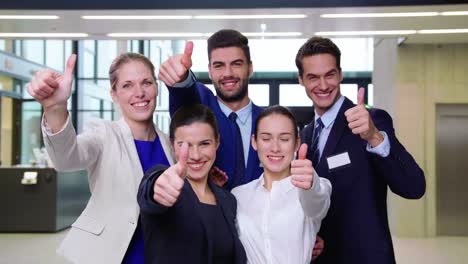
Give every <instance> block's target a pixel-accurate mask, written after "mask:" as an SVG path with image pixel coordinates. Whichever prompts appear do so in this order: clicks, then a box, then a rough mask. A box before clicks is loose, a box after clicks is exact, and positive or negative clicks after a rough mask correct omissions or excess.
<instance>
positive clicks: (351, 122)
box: [345, 87, 383, 147]
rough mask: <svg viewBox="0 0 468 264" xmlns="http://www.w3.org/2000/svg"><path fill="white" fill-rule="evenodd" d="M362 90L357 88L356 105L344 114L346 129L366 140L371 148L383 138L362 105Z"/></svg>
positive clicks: (363, 92) (363, 91)
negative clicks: (346, 123) (346, 122)
mask: <svg viewBox="0 0 468 264" xmlns="http://www.w3.org/2000/svg"><path fill="white" fill-rule="evenodd" d="M364 94H365V90H364V88H362V87H361V88H359V92H358V104H357V105H356V106H355V107H353V108H350V109H348V110H347V111H346V112H345V116H346V120H347V121H348V127H349V128H350V129H351V131H352V132H353V134H355V135H359V136H360V137H361V138H362V139H364V140H367V142H369V144H370V145H371V146H372V147H376V146H377V145H379V144H380V143H381V142H382V141H383V136H382V135H381V134H380V133H379V130H378V129H377V128H376V127H375V125H374V122H373V121H372V118H371V116H370V114H369V111H367V109H366V107H365V105H364Z"/></svg>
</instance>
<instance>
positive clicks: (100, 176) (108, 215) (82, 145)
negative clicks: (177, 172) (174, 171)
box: [42, 119, 174, 264]
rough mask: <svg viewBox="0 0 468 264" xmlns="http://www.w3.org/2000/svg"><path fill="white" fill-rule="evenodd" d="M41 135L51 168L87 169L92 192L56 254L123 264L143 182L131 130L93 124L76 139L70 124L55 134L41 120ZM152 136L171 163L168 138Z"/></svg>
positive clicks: (104, 123) (117, 124)
mask: <svg viewBox="0 0 468 264" xmlns="http://www.w3.org/2000/svg"><path fill="white" fill-rule="evenodd" d="M155 128H156V127H155ZM42 130H43V135H44V143H45V146H46V148H47V152H48V153H49V156H50V158H51V160H52V162H53V164H54V166H55V168H56V169H57V170H59V171H74V170H80V169H87V171H88V179H89V188H90V190H91V198H90V199H89V201H88V204H87V205H86V208H85V209H84V211H83V212H82V213H81V215H80V217H78V219H77V220H76V221H75V222H74V223H73V224H72V227H71V229H70V231H69V233H68V235H67V236H66V237H65V239H64V240H63V242H62V244H61V245H60V247H59V249H58V253H59V254H61V255H63V256H64V257H65V258H66V259H68V260H70V261H72V262H73V263H86V264H91V263H99V264H102V263H121V262H122V259H123V257H124V255H125V253H126V251H127V248H128V245H129V243H130V241H131V239H132V236H133V233H134V232H135V228H136V226H137V223H138V216H139V213H140V209H139V207H138V203H137V192H138V186H139V184H140V181H141V179H142V177H143V169H142V167H141V164H140V160H139V158H138V153H137V150H136V147H135V143H134V139H133V135H132V132H131V130H130V128H129V127H128V125H127V123H126V122H125V121H124V119H121V120H119V121H113V122H112V121H105V120H95V121H92V122H90V123H89V124H88V125H87V127H86V129H85V131H84V132H83V133H81V134H80V135H78V136H77V135H76V132H75V129H74V128H73V125H72V123H71V122H70V119H68V120H67V124H66V125H65V126H64V128H63V129H62V130H61V131H59V132H57V133H55V134H52V133H50V130H49V129H48V128H47V125H46V124H45V122H44V121H43V122H42ZM156 132H157V134H158V137H159V138H160V141H161V145H162V147H163V149H164V153H165V154H166V157H167V159H168V161H169V163H171V164H173V163H174V159H173V154H172V151H171V148H170V143H169V140H168V138H167V136H166V135H164V134H163V133H162V132H161V131H159V130H158V129H156Z"/></svg>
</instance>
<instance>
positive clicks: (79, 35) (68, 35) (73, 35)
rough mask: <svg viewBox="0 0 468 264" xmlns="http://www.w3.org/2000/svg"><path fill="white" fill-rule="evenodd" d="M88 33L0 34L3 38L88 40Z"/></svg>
mask: <svg viewBox="0 0 468 264" xmlns="http://www.w3.org/2000/svg"><path fill="white" fill-rule="evenodd" d="M88 36H89V35H88V34H86V33H0V37H2V38H86V37H88Z"/></svg>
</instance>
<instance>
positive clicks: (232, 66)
mask: <svg viewBox="0 0 468 264" xmlns="http://www.w3.org/2000/svg"><path fill="white" fill-rule="evenodd" d="M208 70H209V74H210V78H211V80H212V81H213V85H214V86H215V89H216V94H217V96H218V97H219V98H220V99H221V100H222V101H224V102H228V103H229V102H241V101H245V100H247V101H248V85H249V77H250V75H251V74H252V70H253V68H252V63H250V62H249V61H248V60H247V57H246V56H245V54H244V51H243V50H242V49H241V48H239V47H227V48H217V49H214V50H213V51H211V54H210V64H209V67H208Z"/></svg>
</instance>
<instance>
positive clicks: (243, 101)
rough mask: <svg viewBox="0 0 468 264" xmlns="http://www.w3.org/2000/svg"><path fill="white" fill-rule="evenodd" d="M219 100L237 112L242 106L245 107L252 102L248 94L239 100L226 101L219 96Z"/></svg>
mask: <svg viewBox="0 0 468 264" xmlns="http://www.w3.org/2000/svg"><path fill="white" fill-rule="evenodd" d="M218 100H219V101H220V102H221V103H223V104H224V105H225V106H227V107H229V109H231V110H232V111H233V112H236V111H238V110H240V109H242V108H244V107H245V106H246V105H248V104H249V102H250V99H249V97H248V96H246V97H244V98H242V99H241V100H239V101H235V102H226V101H223V100H222V99H221V98H219V97H218Z"/></svg>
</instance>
